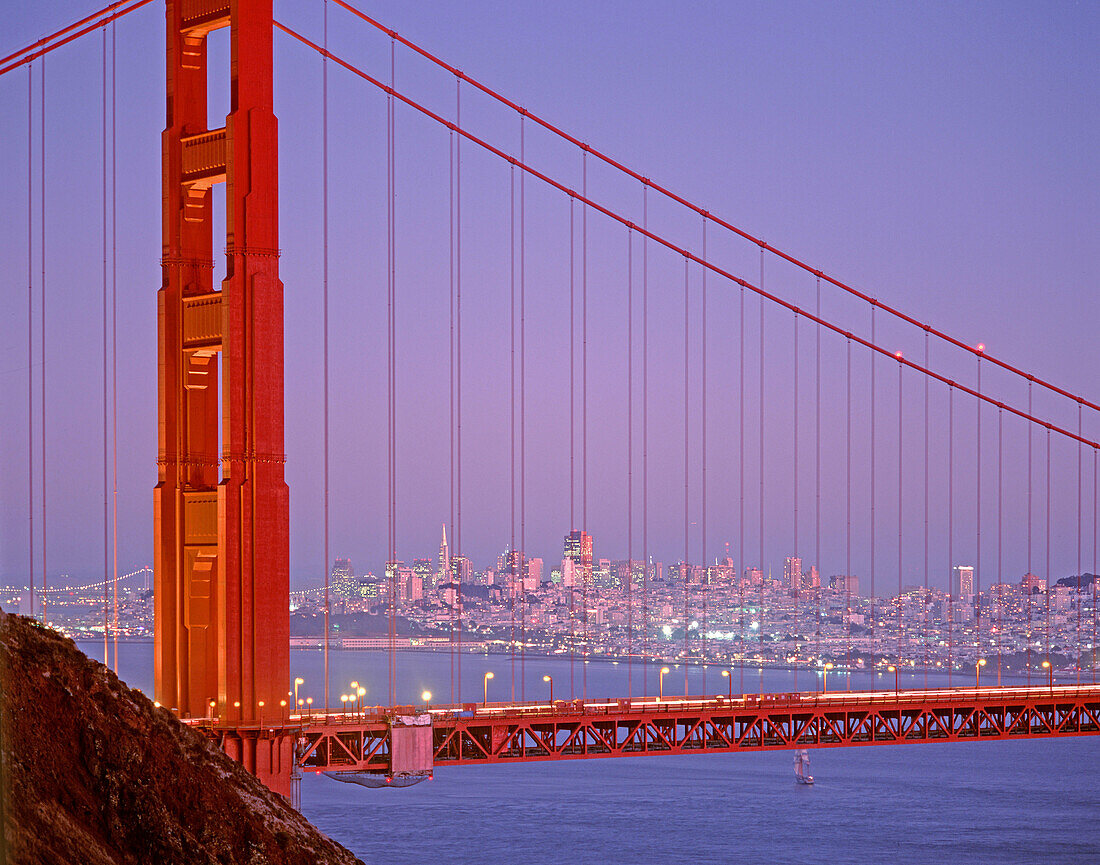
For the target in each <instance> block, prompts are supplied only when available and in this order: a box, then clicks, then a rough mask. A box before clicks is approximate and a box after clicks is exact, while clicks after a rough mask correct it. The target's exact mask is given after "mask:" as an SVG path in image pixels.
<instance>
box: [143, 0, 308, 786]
mask: <svg viewBox="0 0 1100 865" xmlns="http://www.w3.org/2000/svg"><path fill="white" fill-rule="evenodd" d="M166 12H167V35H168V52H167V54H168V62H167V73H168V82H167V83H168V91H167V92H168V120H167V128H166V130H165V132H164V135H163V141H162V148H163V196H164V222H163V231H164V249H163V260H162V264H163V271H164V274H163V284H162V287H161V290H160V293H159V303H158V308H159V356H160V364H159V369H160V375H159V394H160V402H159V418H160V424H159V460H158V463H159V473H160V475H159V482H158V484H157V489H156V496H155V502H156V505H155V507H156V513H155V533H156V546H155V555H156V564H155V580H156V587H155V598H156V601H155V604H156V610H155V617H156V647H155V674H156V693H157V699H158V700H159V701H160V702H161V703H162V704H164V705H166V706H172V707H175V708H176V709H177V710H178V712H179V713H180V715H181V716H183V717H189V716H190V717H202V716H206V715H209V714H216V715H217V716H219V717H220V718H222V719H224V721H225V722H226V724H227V726H228V729H227V730H225V731H224V733H223V736H222V740H223V745H224V747H225V750H226V751H227V752H228V753H229V754H230V756H232V757H234V758H235V759H237V760H239V761H240V762H242V763H243V764H244V765H245V766H246V767H247V768H248V769H249V770H250V771H252V772H254V773H255V774H256V775H257V776H259V777H260V779H261V780H263V781H264V782H265V783H267V784H268V786H270V787H272V789H274V790H276V791H278V792H280V793H283V794H284V795H289V794H290V770H291V747H290V739H289V738H287V737H286V736H285V735H282V734H278V733H277V734H273V735H271V736H257V735H255V734H254V733H252V732H251V728H252V727H253V726H256V727H260V726H262V723H263V716H264V714H265V712H266V713H267V714H268V717H269V718H279V716H280V715H282V716H284V717H285V714H286V711H287V710H286V708H285V706H286V700H287V697H288V691H287V687H288V684H287V683H288V682H289V681H290V651H289V646H290V617H289V606H288V603H287V598H288V596H289V591H290V580H289V564H288V560H289V509H288V499H289V496H288V492H287V488H286V484H285V481H284V477H283V464H284V462H285V457H284V453H283V290H282V283H281V282H280V281H279V270H278V256H279V248H278V247H279V237H278V128H277V123H276V119H275V115H274V110H273V103H272V18H271V0H233V2H227V0H168V2H167V4H166ZM226 26H228V27H229V28H230V46H231V59H232V64H231V75H232V87H231V105H232V112H231V113H230V114H229V116H228V117H227V118H226V120H225V128H224V129H215V130H211V129H209V127H208V125H207V117H206V74H207V73H206V37H207V34H208V33H209V32H210V31H212V30H214V29H217V28H220V27H226ZM225 71H226V72H227V73H229V72H230V70H225ZM221 182H224V183H225V195H226V244H225V246H226V259H227V266H226V277H225V279H224V281H223V282H222V285H221V288H220V290H215V289H214V286H213V222H212V208H211V195H212V194H213V187H214V186H215V185H216V184H218V183H221ZM219 356H220V363H219ZM219 366H220V372H221V376H220V387H219V381H218V372H219ZM219 413H220V418H221V441H220V442H219ZM219 451H220V453H219ZM211 703H213V704H214V707H213V711H211Z"/></svg>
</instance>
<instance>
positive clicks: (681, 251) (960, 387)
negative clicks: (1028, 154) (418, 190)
mask: <svg viewBox="0 0 1100 865" xmlns="http://www.w3.org/2000/svg"><path fill="white" fill-rule="evenodd" d="M274 26H275V27H276V28H278V29H280V30H282V31H283V32H284V33H286V34H288V35H289V36H292V37H294V38H295V39H297V40H299V41H300V42H302V44H304V45H307V46H308V47H310V48H312V49H313V50H315V51H318V52H323V51H324V49H323V48H322V47H321V46H319V45H317V44H316V43H314V42H312V41H310V40H309V39H307V38H306V37H305V36H302V35H301V34H299V33H297V32H296V31H294V30H292V29H291V28H289V27H287V26H286V25H285V24H282V23H280V22H278V21H276V22H274ZM329 57H330V59H332V60H333V62H335V63H338V64H339V65H341V66H342V67H343V68H345V69H347V70H348V71H349V72H352V73H353V74H354V75H357V76H358V77H360V78H362V79H363V80H364V81H368V82H370V83H371V84H373V85H374V86H375V87H378V88H379V89H381V90H384V91H386V92H387V93H389V94H390V95H392V96H393V97H394V98H395V99H398V100H400V101H401V102H404V103H405V104H406V105H408V106H410V107H412V108H414V109H416V110H417V111H419V112H420V113H422V114H423V115H425V116H426V117H429V118H431V119H433V120H435V121H436V122H437V123H440V124H442V125H443V126H446V127H447V128H448V129H451V130H452V131H454V132H456V133H458V135H459V137H460V138H465V139H467V140H468V141H470V142H472V143H474V144H476V145H478V146H479V147H481V148H482V149H484V150H486V151H487V152H489V153H492V154H493V155H495V156H497V157H499V158H500V159H504V160H505V161H507V162H511V163H514V164H515V165H516V167H517V168H520V169H522V170H523V171H525V172H526V173H528V174H530V175H531V176H532V177H535V178H537V179H539V180H541V181H542V182H544V183H545V184H547V185H548V186H550V187H552V188H554V189H557V190H558V191H559V192H564V193H565V194H567V195H568V196H570V198H572V199H575V200H576V201H577V202H578V203H579V204H580V205H581V206H583V207H585V208H587V209H591V210H595V211H596V212H598V213H601V214H603V215H604V216H606V217H608V218H609V219H611V220H613V221H615V222H618V223H620V224H621V225H623V226H625V227H628V228H631V227H632V228H634V229H635V230H637V231H638V232H639V233H641V234H643V235H644V236H645V237H647V238H648V239H651V240H653V241H655V242H657V243H659V244H660V245H662V246H664V247H665V248H666V249H668V250H669V251H671V252H673V253H675V254H677V255H681V256H686V257H687V258H688V259H689V260H690V261H693V262H695V263H696V264H699V265H700V266H702V267H705V268H706V269H708V270H710V271H711V272H712V273H715V274H717V275H718V276H722V277H724V278H726V279H728V280H730V281H731V282H733V283H736V284H737V285H741V286H743V287H744V288H748V289H749V290H750V291H752V292H754V293H755V294H757V295H758V296H760V297H761V298H763V299H765V300H768V301H770V302H772V303H774V304H776V305H778V306H781V307H783V308H784V309H787V310H790V311H791V312H796V311H797V312H798V313H799V314H800V315H803V316H805V317H806V318H807V319H809V320H811V321H813V322H814V323H815V324H818V325H820V326H822V327H825V328H827V329H829V330H831V331H833V332H834V333H836V334H839V335H841V336H844V337H845V338H846V339H851V340H852V341H853V342H855V343H856V344H858V345H861V346H863V347H865V348H868V349H870V350H871V351H873V352H875V353H877V354H879V355H882V356H886V357H891V358H893V357H894V356H895V355H894V351H893V350H892V349H888V348H884V347H882V346H879V345H876V344H874V343H873V342H872V341H870V340H867V339H865V338H863V337H861V336H858V335H857V334H854V333H851V332H849V331H847V330H845V329H844V328H843V327H841V326H840V325H837V324H834V323H833V322H830V321H827V320H825V319H822V318H818V317H817V316H816V315H814V314H813V313H810V312H807V311H806V310H804V309H801V308H799V307H798V306H796V305H795V304H793V303H791V302H789V301H786V300H783V299H782V298H780V297H778V296H776V295H774V294H771V293H769V292H767V291H765V290H764V289H763V288H762V287H760V286H757V285H753V284H752V283H751V282H749V281H748V280H745V279H742V278H741V277H739V276H736V275H734V274H733V273H731V272H729V271H727V270H724V269H723V268H721V267H719V266H718V265H716V264H714V263H712V262H708V261H704V260H703V259H702V258H701V257H700V256H698V255H696V254H695V253H692V252H691V251H690V250H687V249H685V248H683V247H680V246H678V245H676V244H675V243H674V242H672V241H670V240H668V239H667V238H665V237H663V236H661V235H658V234H656V233H654V232H651V231H649V230H648V229H647V228H645V227H644V226H637V225H635V224H634V223H633V222H632V221H630V220H629V219H627V218H626V217H625V216H623V215H621V214H619V213H616V212H615V211H613V210H611V209H610V208H608V207H605V206H603V205H601V204H599V203H598V202H595V201H593V200H592V199H589V198H588V197H587V196H585V195H583V194H582V193H579V192H577V191H576V190H574V189H570V188H569V187H568V186H566V185H565V184H563V183H560V182H558V181H556V180H554V179H553V178H551V177H550V176H548V175H546V174H544V173H543V172H541V171H539V170H537V169H535V168H533V167H532V166H530V165H526V164H524V163H522V162H521V161H519V160H518V159H517V158H516V157H514V156H511V155H509V154H507V153H505V152H504V151H502V150H500V149H499V148H497V147H494V146H493V145H491V144H489V143H488V142H487V141H485V140H483V139H481V138H479V137H478V136H476V135H474V134H473V133H471V132H469V131H468V130H465V129H463V128H462V127H461V124H460V123H455V122H452V121H449V120H447V119H446V118H444V117H441V116H440V115H438V114H436V113H435V112H433V111H432V110H431V109H429V108H427V107H425V106H424V105H421V104H420V103H418V102H417V101H416V100H414V99H412V98H411V97H409V96H406V95H404V94H403V93H400V92H397V91H396V90H394V89H393V88H392V87H389V86H388V85H386V84H384V83H383V82H381V81H379V80H378V79H376V78H374V77H372V76H371V75H369V74H367V73H366V72H364V71H362V70H361V69H358V68H357V67H355V66H354V65H352V64H351V63H349V62H348V61H346V60H343V59H341V58H339V57H337V56H336V55H334V54H332V53H331V52H329ZM762 254H763V251H762ZM823 278H825V277H824V276H823ZM877 306H879V307H880V308H883V309H885V307H883V306H882V305H881V304H877ZM985 358H986V360H988V361H990V362H993V358H991V357H989V356H988V355H985ZM901 362H902V363H903V364H904V365H905V366H907V367H909V368H910V369H913V370H914V371H916V372H920V373H922V374H924V375H926V376H929V377H931V378H933V379H935V380H936V381H938V382H940V383H941V384H944V385H948V386H950V387H952V388H954V389H955V390H957V391H958V392H959V393H962V394H967V395H969V396H973V397H976V398H978V399H981V400H983V401H984V402H986V403H988V404H990V405H996V406H999V407H1003V408H1005V409H1006V410H1008V411H1009V412H1011V413H1013V414H1015V415H1016V416H1018V417H1021V418H1023V419H1025V420H1028V421H1030V422H1031V423H1035V424H1039V425H1041V426H1043V427H1046V428H1049V429H1050V430H1051V431H1052V432H1056V433H1058V434H1059V435H1062V436H1064V437H1066V438H1070V439H1073V440H1074V441H1076V440H1077V435H1076V433H1073V432H1071V431H1070V430H1067V429H1065V428H1063V427H1060V426H1058V425H1056V424H1053V423H1050V422H1048V421H1044V420H1042V419H1041V418H1037V417H1034V416H1032V415H1031V414H1029V413H1027V412H1025V411H1022V410H1021V409H1017V408H1015V407H1013V406H1010V405H1005V404H1004V403H1001V402H999V401H997V400H995V399H993V398H991V397H989V396H986V395H983V394H978V393H977V392H976V391H974V389H973V388H970V387H967V386H966V385H964V384H961V383H959V382H956V381H952V380H951V379H948V378H947V377H946V376H944V375H941V374H940V373H937V372H934V371H933V370H930V369H926V368H925V367H922V366H921V365H920V364H916V363H913V362H912V361H910V360H906V359H902V361H901ZM1038 381H1039V380H1038V379H1034V382H1035V383H1038ZM1074 399H1076V397H1074ZM1085 405H1088V402H1087V401H1085ZM1082 443H1083V444H1086V445H1088V446H1090V447H1094V448H1100V442H1096V441H1091V440H1088V439H1085V440H1083V442H1082Z"/></svg>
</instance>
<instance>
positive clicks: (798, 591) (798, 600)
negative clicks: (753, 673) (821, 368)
mask: <svg viewBox="0 0 1100 865" xmlns="http://www.w3.org/2000/svg"><path fill="white" fill-rule="evenodd" d="M793 391H794V393H793V394H792V396H793V402H794V429H793V440H794V449H793V450H794V494H793V496H792V501H793V504H794V532H793V534H794V556H795V558H797V559H800V560H801V558H802V557H801V556H800V555H799V551H798V313H797V312H796V313H795V314H794V388H793ZM801 568H802V566H801V564H799V576H798V585H794V586H789V587H788V588H789V589H790V591H792V592H793V593H794V626H795V635H796V636H795V639H796V640H797V639H798V636H797V635H798V634H799V633H801V625H802V622H801V618H802V617H801V612H802V575H801ZM791 578H792V579H793V578H794V568H793V567H792V568H791ZM795 645H796V651H797V643H796V644H795ZM794 689H795V691H797V690H798V664H797V663H796V664H795V666H794Z"/></svg>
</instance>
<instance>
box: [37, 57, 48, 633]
mask: <svg viewBox="0 0 1100 865" xmlns="http://www.w3.org/2000/svg"><path fill="white" fill-rule="evenodd" d="M39 77H40V78H41V79H42V80H41V88H42V90H41V95H42V105H41V107H40V108H39V112H38V121H39V124H40V131H39V136H38V148H39V158H38V168H39V172H40V177H39V181H40V186H39V189H40V192H41V201H40V203H39V214H38V216H39V219H40V220H41V232H42V237H41V241H40V242H39V245H38V254H39V256H40V257H41V265H42V281H41V283H40V285H39V288H40V289H41V301H40V307H41V308H40V309H39V314H40V323H41V328H42V331H41V335H40V337H39V344H38V350H39V356H40V361H41V367H42V368H41V371H40V373H39V379H38V382H39V385H40V387H41V395H40V397H39V402H40V405H39V410H40V411H41V413H42V422H41V429H40V430H39V433H40V435H41V438H42V443H41V451H42V452H41V454H40V455H39V456H40V458H41V463H40V467H41V471H42V490H41V492H42V530H41V532H40V533H39V534H40V535H41V537H42V621H43V623H44V624H46V625H49V623H50V619H49V614H48V611H47V604H46V600H47V597H48V595H47V592H46V58H45V57H43V58H42V74H41V75H40V76H39Z"/></svg>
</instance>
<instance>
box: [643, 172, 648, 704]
mask: <svg viewBox="0 0 1100 865" xmlns="http://www.w3.org/2000/svg"><path fill="white" fill-rule="evenodd" d="M642 228H644V229H646V234H645V236H643V237H642V695H643V696H649V234H648V229H649V187H648V185H645V184H643V185H642Z"/></svg>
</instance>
